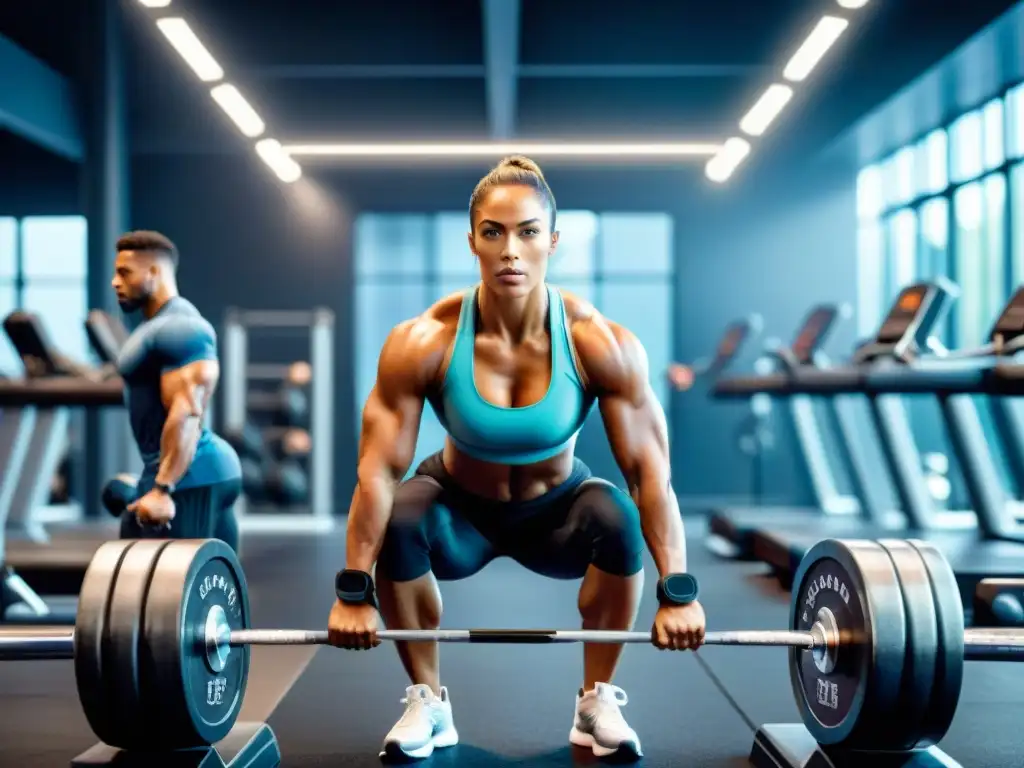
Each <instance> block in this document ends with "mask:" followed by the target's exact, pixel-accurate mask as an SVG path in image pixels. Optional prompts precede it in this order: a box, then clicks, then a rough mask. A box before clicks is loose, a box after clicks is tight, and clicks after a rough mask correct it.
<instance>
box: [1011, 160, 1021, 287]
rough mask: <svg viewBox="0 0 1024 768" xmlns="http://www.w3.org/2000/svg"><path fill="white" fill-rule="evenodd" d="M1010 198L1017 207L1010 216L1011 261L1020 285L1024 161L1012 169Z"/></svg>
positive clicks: (1016, 281) (1017, 283) (1016, 282)
mask: <svg viewBox="0 0 1024 768" xmlns="http://www.w3.org/2000/svg"><path fill="white" fill-rule="evenodd" d="M1010 199H1011V200H1012V201H1014V203H1013V204H1014V206H1016V207H1015V208H1013V209H1012V211H1013V215H1012V216H1011V217H1010V220H1011V221H1010V223H1011V225H1012V227H1011V233H1010V234H1011V237H1012V239H1013V245H1012V248H1013V251H1012V255H1011V257H1010V258H1011V260H1010V263H1011V265H1012V271H1013V284H1014V286H1018V285H1020V284H1021V283H1024V212H1022V211H1021V209H1020V206H1021V205H1022V204H1024V163H1020V164H1018V165H1015V166H1014V167H1013V169H1012V170H1011V171H1010Z"/></svg>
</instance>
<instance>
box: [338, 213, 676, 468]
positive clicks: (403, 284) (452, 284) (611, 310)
mask: <svg viewBox="0 0 1024 768" xmlns="http://www.w3.org/2000/svg"><path fill="white" fill-rule="evenodd" d="M557 228H558V231H559V233H560V235H559V243H558V248H557V250H556V252H555V254H554V256H553V257H552V259H551V262H550V264H549V266H548V280H549V281H550V283H551V284H552V285H555V286H557V287H559V288H561V289H563V290H565V291H567V292H569V293H573V294H575V295H577V296H579V297H581V298H583V299H586V300H588V301H590V302H591V303H593V304H594V305H595V306H596V307H597V308H598V309H599V310H600V311H602V312H603V313H605V314H606V315H607V316H608V317H609V318H610V319H611V320H613V321H615V322H619V323H621V324H623V325H625V326H626V327H628V328H629V329H630V330H631V331H632V332H633V333H634V334H636V336H637V337H638V338H639V339H640V341H641V343H642V344H643V345H644V347H645V349H646V351H647V357H648V362H649V365H650V380H651V383H652V386H653V387H654V389H655V391H656V392H657V394H658V396H659V397H660V398H661V401H662V403H664V404H666V406H667V404H668V394H669V393H668V391H667V387H666V385H665V377H664V371H665V369H666V368H667V366H668V364H669V362H671V354H672V334H671V333H670V332H666V329H671V328H672V327H673V325H674V324H673V322H672V315H673V308H672V291H673V286H674V279H673V274H674V271H673V266H672V265H673V262H674V259H673V242H672V237H673V221H672V218H671V217H670V216H668V215H665V214H660V213H596V212H593V211H560V212H559V213H558V219H557ZM468 231H469V218H468V215H467V214H466V213H465V212H464V211H458V212H454V211H445V212H440V213H436V214H375V213H367V214H363V215H361V216H360V218H359V220H358V221H357V223H356V238H355V259H356V264H355V274H356V290H355V297H356V298H355V304H356V305H355V323H354V336H355V338H354V346H355V372H354V376H355V395H356V408H357V416H358V418H359V420H360V421H361V415H362V409H363V406H364V404H365V402H366V398H367V397H368V395H369V393H370V390H371V388H372V387H373V384H374V381H375V379H376V374H377V361H378V358H379V355H380V350H381V347H382V346H383V343H384V340H385V338H386V336H387V334H388V333H389V332H390V330H391V328H393V327H394V326H395V325H396V324H397V323H399V322H401V321H402V320H405V319H408V318H410V317H413V316H415V315H417V314H419V313H420V312H422V311H423V310H424V309H426V308H427V307H428V306H429V305H430V304H431V303H432V302H434V301H437V300H438V299H440V298H441V297H443V296H446V295H449V294H451V293H454V292H456V291H461V290H464V289H466V288H468V287H470V286H474V285H476V284H477V283H478V282H479V280H480V270H479V266H478V265H477V262H476V259H475V257H474V256H473V254H472V251H471V250H470V247H469V242H468V239H467V233H468ZM443 441H444V430H443V429H442V428H441V425H440V423H439V422H438V420H437V417H436V415H435V414H434V412H433V410H432V409H431V408H430V406H429V405H428V406H427V407H426V408H424V412H423V417H422V420H421V425H420V434H419V439H418V441H417V446H416V454H415V460H414V464H413V469H414V468H415V464H416V463H418V462H419V461H421V460H422V459H424V458H426V457H427V456H428V455H430V454H431V453H433V452H434V451H437V450H439V449H440V447H441V446H442V444H443ZM582 447H583V446H581V448H582ZM410 471H412V469H410Z"/></svg>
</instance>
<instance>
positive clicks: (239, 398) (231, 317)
mask: <svg viewBox="0 0 1024 768" xmlns="http://www.w3.org/2000/svg"><path fill="white" fill-rule="evenodd" d="M301 328H307V329H308V330H309V363H310V366H311V368H312V380H311V381H310V384H309V395H310V398H309V399H310V412H309V435H310V440H311V442H312V450H311V451H310V456H309V487H310V490H309V503H308V505H306V506H305V509H304V510H303V508H302V507H298V508H296V511H293V512H288V513H284V514H262V513H261V514H255V513H252V512H250V511H249V510H248V509H247V506H248V503H247V500H246V498H245V496H244V494H243V495H242V496H241V497H240V498H239V501H238V504H237V505H236V511H237V513H238V522H239V526H240V527H241V528H242V529H243V530H273V531H311V530H312V531H328V530H330V529H331V528H332V527H333V525H334V515H333V505H334V313H333V312H332V311H331V310H329V309H325V308H323V307H317V308H314V309H312V310H246V309H239V308H231V309H229V310H228V311H227V313H226V316H225V321H224V333H223V338H222V346H221V349H222V352H221V368H222V379H221V404H222V409H221V410H222V414H221V429H222V430H225V431H227V430H230V429H241V428H242V427H243V425H244V424H245V420H246V418H247V415H248V410H249V408H248V396H249V383H250V382H251V381H260V380H262V381H267V380H277V379H282V380H283V379H284V377H285V374H286V371H287V367H288V366H287V365H286V364H280V365H277V364H258V363H252V362H250V360H249V336H250V333H252V332H256V331H261V330H262V331H267V330H282V329H284V330H287V329H301Z"/></svg>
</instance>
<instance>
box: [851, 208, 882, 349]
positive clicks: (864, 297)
mask: <svg viewBox="0 0 1024 768" xmlns="http://www.w3.org/2000/svg"><path fill="white" fill-rule="evenodd" d="M885 282H886V280H885V233H884V232H883V230H882V227H881V226H880V225H879V224H876V223H874V222H870V221H869V222H866V223H862V224H861V225H860V227H858V229H857V333H858V335H859V336H861V337H867V336H871V335H873V334H874V333H875V332H876V331H877V330H878V327H879V325H881V322H882V313H883V312H884V311H885V306H884V302H883V295H882V291H883V286H884V285H885Z"/></svg>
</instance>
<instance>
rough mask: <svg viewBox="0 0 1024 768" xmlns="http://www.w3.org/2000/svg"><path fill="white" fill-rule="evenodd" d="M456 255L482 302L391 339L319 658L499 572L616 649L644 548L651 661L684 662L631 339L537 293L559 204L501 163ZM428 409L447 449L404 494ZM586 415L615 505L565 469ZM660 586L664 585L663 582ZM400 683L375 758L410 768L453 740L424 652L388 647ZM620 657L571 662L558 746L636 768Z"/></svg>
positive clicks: (678, 562) (654, 449) (688, 631)
mask: <svg viewBox="0 0 1024 768" xmlns="http://www.w3.org/2000/svg"><path fill="white" fill-rule="evenodd" d="M469 213H470V232H469V247H470V250H471V251H472V253H473V254H474V255H475V256H476V259H477V261H478V263H479V266H480V283H479V284H478V285H477V286H476V287H473V288H471V289H469V290H467V291H465V292H462V293H458V294H455V295H452V296H449V297H447V298H444V299H442V300H440V301H439V302H437V303H436V304H434V305H433V306H432V307H430V308H429V309H428V310H427V311H426V312H424V313H423V314H422V315H420V316H419V317H416V318H414V319H411V320H408V321H406V322H403V323H401V324H400V325H398V326H397V327H395V328H394V329H393V330H392V331H391V333H390V334H389V336H388V338H387V340H386V341H385V343H384V346H383V349H382V351H381V354H380V359H379V363H378V371H377V380H376V383H375V385H374V387H373V390H372V392H371V393H370V396H369V398H368V400H367V402H366V405H365V408H364V411H363V426H362V437H361V443H360V448H359V467H358V484H357V487H356V490H355V494H354V497H353V500H352V505H351V508H350V511H349V518H348V533H347V552H346V569H345V570H343V571H341V572H340V573H339V574H338V577H337V585H336V586H337V593H338V600H337V602H336V603H335V605H334V607H333V609H332V610H331V614H330V617H329V622H328V624H329V634H330V638H331V642H332V643H333V644H335V645H337V646H340V647H345V648H370V647H374V646H376V645H378V644H379V642H380V641H379V640H378V638H377V637H376V632H377V629H378V626H379V624H378V621H379V620H378V611H379V613H380V614H381V615H382V616H383V620H384V624H385V625H386V626H387V627H389V628H392V629H431V628H437V627H438V626H439V624H440V620H441V609H442V602H441V594H440V591H439V589H438V581H439V580H441V581H443V580H452V579H464V578H466V577H468V576H471V575H473V574H475V573H477V572H478V571H479V570H480V569H481V568H483V567H484V566H485V565H486V564H487V563H489V562H490V561H491V560H492V559H494V558H495V557H499V556H506V557H511V558H513V559H515V560H516V561H518V562H519V563H521V564H522V565H523V566H525V567H526V568H528V569H530V570H531V571H534V572H536V573H539V574H542V575H545V576H548V577H551V578H555V579H582V584H581V587H580V592H579V601H578V604H579V611H580V615H581V617H582V621H583V627H584V628H585V629H606V630H625V629H629V628H631V627H632V625H633V622H634V621H635V618H636V613H637V608H638V605H639V602H640V594H641V590H642V588H643V583H644V577H643V565H642V557H643V549H644V544H645V542H646V546H647V548H648V549H649V550H650V552H651V555H652V556H653V559H654V563H655V565H656V567H657V569H658V575H659V589H658V595H659V600H660V602H661V606H660V608H659V609H658V611H657V616H656V618H655V621H654V627H653V630H652V642H653V643H654V644H655V645H656V646H658V647H659V648H663V649H677V650H681V649H686V648H696V647H698V646H699V645H700V644H701V642H702V641H703V637H704V623H705V622H704V612H703V609H702V608H701V606H700V604H699V603H698V602H697V601H696V600H695V597H696V594H695V592H691V593H690V595H689V597H681V596H680V592H679V590H674V589H670V588H668V585H669V584H678V583H679V580H683V581H684V582H687V580H689V581H688V583H690V584H691V585H692V586H693V587H695V585H696V582H695V581H694V580H693V579H692V577H691V576H690V575H689V574H686V548H685V540H684V533H683V524H682V518H681V517H680V514H679V508H678V504H677V502H676V497H675V494H674V493H673V491H672V486H671V478H670V468H669V454H668V440H667V434H666V433H667V428H666V423H665V415H664V413H663V411H662V408H661V406H660V404H659V403H658V400H657V398H656V397H655V395H654V393H653V391H652V389H651V386H650V382H649V377H648V366H647V358H646V355H645V352H644V349H643V347H642V346H641V344H640V342H639V341H638V340H637V338H636V337H635V336H634V335H633V334H632V333H630V332H629V331H628V330H626V329H625V328H623V327H621V326H619V325H617V324H616V323H614V322H612V321H611V320H608V319H607V318H605V317H603V316H602V315H601V314H599V313H598V312H597V311H596V310H595V309H594V308H593V307H592V306H590V305H589V304H587V303H586V302H584V301H582V300H580V299H578V298H576V297H574V296H571V295H568V294H563V293H562V292H560V291H559V290H557V289H556V288H554V287H552V286H550V285H548V284H547V282H546V280H545V277H546V273H547V267H548V262H549V260H550V258H551V256H552V254H553V253H554V252H555V249H556V247H557V244H558V232H557V231H556V229H555V219H556V207H555V198H554V195H553V194H552V193H551V190H550V188H549V187H548V184H547V182H546V181H545V179H544V177H543V175H542V173H541V171H540V169H539V168H538V167H537V166H536V164H534V163H533V162H532V161H530V160H528V159H526V158H522V157H511V158H508V159H506V160H504V161H503V162H502V163H500V164H499V165H498V166H497V167H496V168H494V169H493V170H492V171H491V172H490V173H488V174H487V175H486V176H485V177H484V178H483V179H482V180H481V181H480V182H479V184H478V185H477V187H476V189H475V190H474V192H473V195H472V197H471V199H470V211H469ZM426 403H430V405H431V407H432V408H433V409H434V411H435V413H436V414H437V416H438V419H439V420H440V422H441V424H442V425H443V426H444V427H445V429H446V431H447V438H446V440H445V443H444V446H443V449H442V450H441V451H440V452H438V453H437V454H435V455H433V456H431V457H430V458H428V459H426V460H425V461H424V462H423V463H422V464H421V465H420V466H419V467H418V468H417V469H416V472H415V475H414V476H413V477H412V478H411V479H409V480H406V481H404V482H403V478H404V477H405V475H406V473H407V471H408V469H409V467H410V465H411V462H412V459H413V455H414V451H415V448H416V439H417V434H418V430H419V424H420V416H421V414H422V411H423V408H424V405H425V404H426ZM595 403H596V404H597V406H598V408H599V409H600V413H601V416H602V419H603V422H604V426H605V429H606V431H607V434H608V438H609V441H610V443H611V446H612V450H613V453H614V455H615V459H616V461H617V463H618V465H619V467H620V468H621V470H622V473H623V475H624V476H625V478H626V479H627V481H628V487H629V493H626V492H624V491H622V490H620V489H618V488H617V487H615V486H614V485H613V484H612V483H610V482H607V481H605V480H602V479H598V478H595V477H592V476H591V473H590V470H589V469H588V468H587V467H586V466H585V465H584V464H583V462H581V461H580V460H579V459H577V458H576V457H575V455H574V447H575V441H576V437H577V434H578V432H579V430H580V428H581V427H582V425H583V422H584V421H585V419H586V418H587V415H588V414H589V413H590V411H591V408H592V407H593V406H594V404H595ZM666 579H669V580H668V581H666ZM398 653H399V656H400V658H401V661H402V663H403V665H404V666H405V669H406V672H407V673H408V675H409V678H410V680H411V682H412V685H410V686H409V687H408V688H407V690H406V698H405V699H404V701H405V703H406V710H405V713H404V714H403V715H402V717H401V719H400V720H399V721H398V723H397V724H396V725H395V727H394V728H392V730H391V731H390V733H389V734H388V735H387V737H386V739H385V741H384V747H383V751H382V753H381V755H382V757H394V758H402V757H405V758H408V757H413V758H417V757H426V756H428V755H430V754H431V753H432V752H433V750H434V748H435V747H442V746H450V745H452V744H455V743H456V742H457V741H458V735H457V731H456V729H455V725H454V721H453V718H452V708H451V701H450V699H449V696H448V691H447V689H446V688H444V687H442V686H441V682H440V673H439V659H438V648H437V643H434V642H421V643H399V644H398ZM621 653H622V646H621V645H600V644H584V648H583V662H584V664H583V667H584V674H583V685H582V687H581V688H580V689H579V691H578V693H577V696H576V711H575V716H574V720H573V725H572V728H571V731H570V736H569V738H570V741H571V742H572V743H573V744H576V745H579V746H583V747H587V748H592V749H593V751H594V753H595V754H597V755H601V756H606V755H612V754H617V755H619V756H623V757H630V756H636V757H639V756H640V755H641V754H642V753H641V747H640V740H639V738H638V737H637V734H636V732H635V731H634V730H633V729H632V728H631V727H630V726H629V725H628V724H627V723H626V721H625V719H624V718H623V715H622V713H621V710H620V707H621V706H622V705H623V704H624V703H625V702H626V695H625V693H624V691H622V689H621V688H619V687H617V686H615V685H613V684H612V679H613V676H614V673H615V670H616V667H617V665H618V661H619V657H620V656H621Z"/></svg>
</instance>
